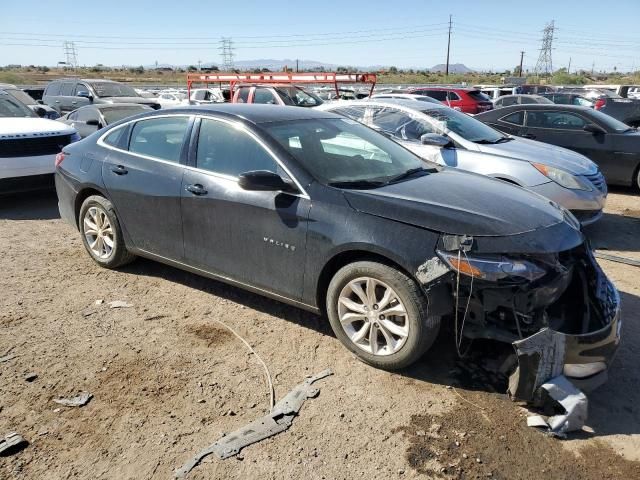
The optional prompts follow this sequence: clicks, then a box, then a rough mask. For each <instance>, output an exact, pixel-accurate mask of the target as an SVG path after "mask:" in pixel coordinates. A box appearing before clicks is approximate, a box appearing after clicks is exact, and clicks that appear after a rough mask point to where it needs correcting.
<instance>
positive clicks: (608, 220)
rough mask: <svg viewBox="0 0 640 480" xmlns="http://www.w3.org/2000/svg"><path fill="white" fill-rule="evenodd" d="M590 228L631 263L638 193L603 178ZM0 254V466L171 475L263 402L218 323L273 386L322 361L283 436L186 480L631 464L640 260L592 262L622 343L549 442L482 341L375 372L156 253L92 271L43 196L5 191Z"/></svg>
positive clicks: (638, 394) (311, 326) (639, 373)
mask: <svg viewBox="0 0 640 480" xmlns="http://www.w3.org/2000/svg"><path fill="white" fill-rule="evenodd" d="M587 233H588V235H589V236H590V237H591V239H592V242H593V244H594V246H596V247H597V248H601V249H604V248H606V249H608V250H610V253H615V254H618V255H624V256H627V257H633V258H638V259H640V240H639V239H640V196H638V195H637V194H635V193H634V192H632V191H629V190H615V191H614V192H612V193H611V194H610V198H609V205H608V208H607V213H606V215H605V217H604V218H603V219H602V221H601V222H599V223H598V224H596V225H594V226H592V227H589V228H588V229H587ZM0 252H1V256H0V357H3V356H5V355H7V354H8V355H9V356H13V358H11V359H9V360H7V361H4V362H2V363H0V434H2V435H3V434H5V433H7V432H10V431H17V432H19V433H21V434H22V435H23V436H24V437H25V438H26V439H28V441H29V442H30V445H29V446H28V447H27V448H26V449H24V450H22V451H21V452H19V453H17V454H14V455H11V456H9V457H5V458H0V478H3V479H4V478H8V479H9V478H21V479H22V478H26V479H45V478H46V479H68V478H83V479H84V478H86V479H150V478H166V479H168V478H171V476H172V472H173V470H174V469H175V468H177V467H179V466H181V465H182V464H183V463H184V462H185V461H187V460H188V459H189V458H190V457H191V456H193V455H194V454H195V453H196V452H197V451H198V450H200V449H202V448H203V447H205V446H207V445H209V444H210V443H212V442H213V441H215V440H216V439H217V438H219V437H220V436H221V435H222V433H223V432H230V431H232V430H234V429H236V428H238V427H240V426H243V425H245V424H247V423H249V422H250V421H252V420H254V419H256V418H257V417H259V416H261V415H263V414H264V413H266V412H267V411H268V408H269V394H268V389H267V387H266V384H265V379H264V374H263V370H262V368H261V366H260V365H259V363H258V362H257V361H256V359H255V357H254V356H253V355H251V354H249V353H248V351H247V350H246V348H245V347H244V345H243V344H242V343H241V342H240V341H239V340H238V339H237V338H235V337H234V336H233V335H231V334H230V333H229V332H228V331H226V330H224V329H223V328H221V327H220V326H219V325H218V324H217V323H216V322H214V321H213V319H218V320H221V321H223V322H225V323H227V324H228V325H230V326H231V327H233V328H234V329H235V330H237V331H238V332H239V333H240V334H241V335H242V336H243V337H244V338H246V339H247V341H248V342H249V343H250V344H251V345H252V346H253V347H254V348H255V349H256V351H257V352H258V353H259V354H260V356H261V357H262V358H263V359H264V361H265V362H266V363H267V365H268V366H269V369H270V370H271V373H272V375H273V378H274V384H275V389H276V398H280V397H282V396H283V395H285V394H286V393H287V392H288V391H289V390H290V389H291V388H292V387H294V386H295V385H296V384H298V383H300V382H301V381H302V380H303V379H304V377H305V376H306V375H309V374H312V373H317V372H319V371H321V370H323V369H325V368H331V369H333V371H334V375H333V376H331V377H328V378H326V379H324V380H322V381H320V382H318V384H317V386H318V387H319V388H320V395H319V396H318V397H317V398H314V399H311V400H308V401H307V403H305V405H304V406H303V408H302V411H301V414H300V416H299V417H298V418H297V419H296V420H295V421H294V424H293V426H292V427H291V428H290V429H289V430H288V431H287V432H285V433H282V434H280V435H277V436H275V437H272V438H270V439H267V440H265V441H263V442H260V443H258V444H256V445H253V446H250V447H248V448H246V449H244V450H243V452H242V455H241V456H240V457H237V458H231V459H228V460H224V461H220V460H217V459H216V458H213V457H209V458H207V459H205V460H204V461H203V462H202V464H201V465H199V466H198V467H196V468H195V469H194V470H193V471H192V472H191V474H190V475H189V477H188V478H190V479H191V478H192V479H205V478H207V479H212V478H216V479H218V478H219V479H223V478H224V479H253V478H256V479H257V478H260V479H281V478H283V479H284V478H306V479H352V478H369V479H377V478H433V477H440V478H460V479H467V478H503V479H519V478H522V479H531V478H540V477H541V474H543V475H545V476H548V478H554V479H556V478H566V479H582V478H584V479H594V480H595V479H609V478H610V479H622V478H625V479H626V478H629V479H631V478H640V463H639V462H640V409H638V408H637V405H638V404H639V403H640V389H638V388H637V385H638V383H639V382H640V362H639V361H638V359H639V358H640V356H639V353H640V348H639V346H638V345H639V340H640V281H639V279H640V269H639V268H638V267H633V266H628V265H623V264H619V263H612V262H609V261H604V260H603V261H602V265H603V267H604V268H605V270H606V271H607V273H608V274H609V275H610V277H611V278H612V279H613V280H614V281H615V283H616V284H617V286H618V288H619V289H620V292H621V296H622V303H623V309H624V312H623V315H624V316H623V318H624V322H625V323H624V327H623V336H624V340H623V344H622V346H621V348H620V351H619V354H618V356H617V357H616V359H615V363H614V366H613V368H612V371H611V377H610V380H609V383H608V384H607V385H605V386H604V387H602V388H601V389H600V390H598V391H596V392H594V393H592V394H590V396H589V401H590V417H589V421H588V424H589V427H591V429H590V431H585V432H581V433H579V434H578V435H575V436H574V438H573V439H571V440H569V441H565V442H561V441H558V440H553V439H551V438H548V437H545V436H544V435H542V434H541V433H539V432H537V431H535V430H533V429H529V428H527V427H526V426H525V417H524V415H525V413H524V410H523V409H522V408H520V407H519V406H518V405H516V404H514V403H512V402H510V401H509V400H508V399H507V398H506V396H505V395H504V394H503V391H504V390H503V388H504V379H502V378H499V377H498V376H496V375H495V374H493V373H492V371H491V369H487V368H484V366H486V365H485V358H484V357H485V354H490V353H492V352H494V351H495V348H493V347H494V346H492V345H486V344H482V343H480V344H478V345H477V346H474V351H473V353H472V356H471V358H470V359H469V360H465V361H459V360H457V359H456V358H455V357H454V355H453V348H452V345H453V341H452V340H451V338H450V336H449V335H448V333H447V331H446V329H445V330H444V331H443V333H442V334H441V338H440V340H439V341H438V343H437V345H436V347H435V348H434V349H433V350H432V351H430V352H429V353H428V354H427V355H425V357H424V358H423V359H422V360H421V361H420V362H418V364H417V365H415V366H413V367H412V368H411V369H408V370H406V371H403V372H400V373H388V372H383V371H379V370H375V369H373V368H371V367H368V366H366V365H364V364H362V363H360V362H359V361H357V360H355V358H353V356H352V355H351V354H350V353H349V352H347V350H346V349H344V348H342V347H341V345H340V344H339V342H338V341H337V340H336V339H335V338H334V337H333V335H332V334H331V331H330V329H329V327H328V324H327V322H326V321H325V320H323V319H321V318H319V317H316V316H314V315H312V314H309V313H306V312H303V311H301V310H298V309H295V308H292V307H288V306H286V305H282V304H279V303H277V302H274V301H271V300H268V299H264V298H262V297H259V296H257V295H254V294H251V293H247V292H245V291H242V290H239V289H237V288H233V287H229V286H226V285H224V284H221V283H218V282H215V281H211V280H207V279H204V278H200V277H198V276H195V275H192V274H189V273H186V272H182V271H179V270H176V269H173V268H170V267H166V266H163V265H160V264H157V263H154V262H151V261H146V260H138V261H136V262H135V263H133V264H131V265H129V266H127V267H126V268H124V269H122V270H120V271H107V270H103V269H100V268H99V267H98V266H97V265H95V264H94V263H93V262H92V261H91V260H90V258H89V256H88V255H87V254H85V252H84V250H83V247H82V245H81V242H80V239H79V235H78V233H77V232H76V231H74V230H73V228H72V227H71V226H69V225H67V224H66V223H64V222H63V221H61V220H60V219H59V218H58V214H57V209H56V200H55V195H52V194H41V195H30V196H19V197H12V198H3V199H0ZM114 300H122V301H126V302H128V303H129V304H131V306H130V307H126V308H110V307H109V305H108V302H111V301H114ZM96 301H98V303H96ZM487 352H489V353H487ZM34 375H36V377H35V379H34V378H33V376H34ZM27 379H29V380H30V381H29V380H27ZM81 391H88V392H91V393H92V394H93V395H94V397H93V399H92V400H91V401H90V402H89V403H88V404H87V405H86V406H84V407H81V408H70V407H64V406H61V405H58V404H57V403H54V402H53V401H52V400H53V399H55V398H58V397H69V396H73V395H75V394H77V393H78V392H81Z"/></svg>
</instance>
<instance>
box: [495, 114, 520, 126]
mask: <svg viewBox="0 0 640 480" xmlns="http://www.w3.org/2000/svg"><path fill="white" fill-rule="evenodd" d="M500 120H501V121H503V122H505V123H511V124H513V125H524V112H523V111H520V112H514V113H511V114H509V115H507V116H506V117H502V118H501V119H500Z"/></svg>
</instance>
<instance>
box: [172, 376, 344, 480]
mask: <svg viewBox="0 0 640 480" xmlns="http://www.w3.org/2000/svg"><path fill="white" fill-rule="evenodd" d="M329 375H332V372H331V370H329V369H327V370H323V371H322V372H320V373H318V374H316V375H312V376H310V377H307V379H306V380H305V381H304V382H302V383H301V384H300V385H297V386H296V387H294V389H293V390H291V391H290V392H289V393H288V394H287V395H285V396H284V397H283V398H282V400H280V401H279V402H278V403H276V404H275V406H274V407H273V408H272V409H271V412H269V414H268V415H265V416H264V417H261V418H259V419H257V420H255V421H253V422H251V423H250V424H249V425H247V426H245V427H242V428H240V429H238V430H236V431H234V432H231V433H229V434H228V435H225V436H223V437H222V438H221V439H220V440H218V441H216V442H215V443H214V444H213V445H211V446H209V447H207V448H205V449H204V450H202V451H201V452H199V453H198V454H197V455H196V456H195V457H193V458H192V459H191V460H189V461H188V462H187V463H186V464H184V465H183V466H182V467H181V468H179V469H178V470H176V478H184V477H185V476H186V475H187V474H188V473H189V472H190V471H191V470H193V468H194V467H195V466H196V465H198V463H200V461H201V460H202V459H203V458H204V457H206V456H207V455H211V454H212V453H215V454H216V455H217V456H218V458H220V459H225V458H229V457H232V456H234V455H237V454H238V453H240V450H242V449H243V448H244V447H246V446H247V445H251V444H253V443H256V442H259V441H260V440H264V439H265V438H269V437H272V436H273V435H276V434H278V433H280V432H284V431H285V430H287V429H288V428H289V427H290V426H291V424H292V423H293V419H294V417H295V416H296V415H298V412H300V409H301V408H302V404H303V403H304V402H305V401H306V400H307V399H309V398H314V397H316V396H317V395H318V394H319V393H320V390H319V389H317V388H315V387H312V386H311V385H312V384H313V383H315V382H317V381H318V380H321V379H323V378H325V377H328V376H329Z"/></svg>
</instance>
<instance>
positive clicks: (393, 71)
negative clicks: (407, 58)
mask: <svg viewBox="0 0 640 480" xmlns="http://www.w3.org/2000/svg"><path fill="white" fill-rule="evenodd" d="M389 73H393V74H395V73H398V67H389Z"/></svg>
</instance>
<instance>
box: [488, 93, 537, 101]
mask: <svg viewBox="0 0 640 480" xmlns="http://www.w3.org/2000/svg"><path fill="white" fill-rule="evenodd" d="M520 97H524V98H541V97H543V96H542V95H538V94H537V93H514V94H513V95H500V96H499V97H498V98H496V100H500V99H501V98H520Z"/></svg>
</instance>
